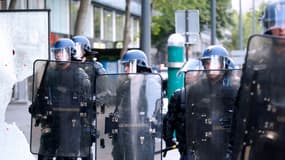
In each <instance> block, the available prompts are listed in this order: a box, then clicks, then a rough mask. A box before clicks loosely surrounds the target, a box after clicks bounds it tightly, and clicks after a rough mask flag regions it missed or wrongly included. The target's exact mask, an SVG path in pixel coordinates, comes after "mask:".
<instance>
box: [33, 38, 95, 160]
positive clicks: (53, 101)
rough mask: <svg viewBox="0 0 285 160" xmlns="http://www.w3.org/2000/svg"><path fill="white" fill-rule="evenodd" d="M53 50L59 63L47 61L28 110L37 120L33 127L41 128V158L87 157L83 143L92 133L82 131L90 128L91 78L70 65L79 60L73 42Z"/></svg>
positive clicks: (59, 43) (61, 43)
mask: <svg viewBox="0 0 285 160" xmlns="http://www.w3.org/2000/svg"><path fill="white" fill-rule="evenodd" d="M51 51H52V52H51V53H52V55H51V59H55V60H56V61H47V63H46V68H45V72H44V73H43V78H42V80H41V83H40V86H39V89H38V91H37V94H36V97H35V100H34V102H33V104H32V105H31V107H30V108H29V111H30V113H31V114H32V117H33V119H35V121H36V123H35V126H34V127H35V128H36V127H41V136H40V146H39V149H38V159H39V160H51V159H53V157H56V159H57V160H72V159H76V158H75V157H78V156H79V157H80V156H82V157H84V156H86V155H89V150H88V151H86V150H85V148H86V147H87V148H88V147H89V145H88V144H83V143H82V141H81V139H82V138H83V137H90V135H89V134H90V133H86V134H85V135H84V133H83V132H82V130H83V129H82V128H86V127H89V125H90V124H89V118H88V113H87V112H86V108H88V106H87V104H89V101H90V100H91V96H90V92H91V83H90V80H89V76H88V75H87V74H86V72H85V71H84V70H83V69H82V68H81V67H80V64H75V63H72V62H71V60H75V59H78V57H80V55H77V54H76V49H75V45H74V42H73V41H72V40H70V39H67V38H62V39H59V40H58V41H56V42H55V44H54V47H53V48H52V49H51ZM45 62H46V61H45ZM39 63H40V61H39ZM87 139H90V138H87Z"/></svg>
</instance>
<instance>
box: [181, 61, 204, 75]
mask: <svg viewBox="0 0 285 160" xmlns="http://www.w3.org/2000/svg"><path fill="white" fill-rule="evenodd" d="M203 69H204V67H203V66H202V62H201V61H200V60H198V59H189V60H188V61H187V62H185V63H184V64H183V66H182V67H181V68H180V69H179V71H178V72H177V74H176V77H179V76H181V74H183V73H185V72H187V71H189V70H203Z"/></svg>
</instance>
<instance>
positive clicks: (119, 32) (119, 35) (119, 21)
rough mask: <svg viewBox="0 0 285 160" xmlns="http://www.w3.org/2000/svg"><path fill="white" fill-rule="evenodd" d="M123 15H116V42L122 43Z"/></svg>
mask: <svg viewBox="0 0 285 160" xmlns="http://www.w3.org/2000/svg"><path fill="white" fill-rule="evenodd" d="M124 17H125V16H124V15H123V14H119V13H117V14H116V41H122V40H123V35H124V24H125V23H124V22H125V19H124Z"/></svg>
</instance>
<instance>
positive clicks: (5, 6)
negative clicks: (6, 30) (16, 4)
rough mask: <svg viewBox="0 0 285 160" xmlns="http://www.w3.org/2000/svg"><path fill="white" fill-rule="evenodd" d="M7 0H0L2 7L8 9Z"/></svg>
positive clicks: (0, 7)
mask: <svg viewBox="0 0 285 160" xmlns="http://www.w3.org/2000/svg"><path fill="white" fill-rule="evenodd" d="M7 6H8V5H7V0H0V9H7Z"/></svg>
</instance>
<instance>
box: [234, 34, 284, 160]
mask: <svg viewBox="0 0 285 160" xmlns="http://www.w3.org/2000/svg"><path fill="white" fill-rule="evenodd" d="M284 62H285V41H284V38H281V37H279V38H278V37H274V36H271V35H253V36H251V37H250V39H249V43H248V48H247V56H246V61H245V66H244V72H243V77H242V84H241V89H240V92H239V95H238V96H239V101H238V108H239V110H238V112H237V116H236V117H237V118H236V130H235V138H234V146H233V158H234V159H236V157H237V156H238V155H241V156H247V157H248V156H250V157H251V158H253V159H260V160H263V159H284V158H285V155H284V152H283V151H282V150H283V149H284V144H285V137H284V135H285V133H284V127H285V121H284V119H285V118H284V117H285V92H284V90H285V83H284V79H285V71H284V69H283V68H284V66H285V63H284ZM245 150H247V151H248V154H245V153H244V151H245ZM242 158H244V157H242Z"/></svg>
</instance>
